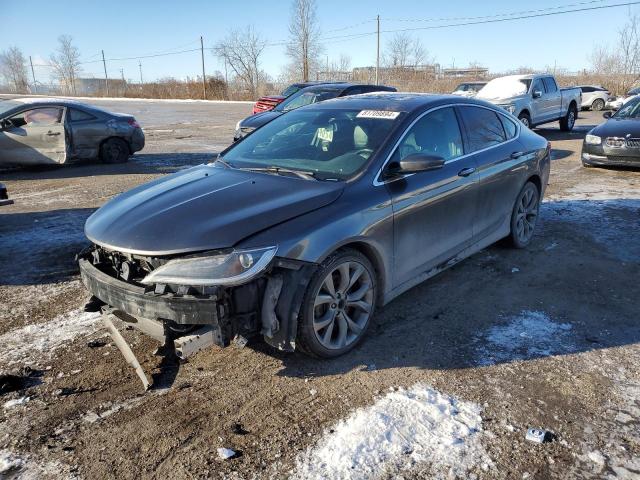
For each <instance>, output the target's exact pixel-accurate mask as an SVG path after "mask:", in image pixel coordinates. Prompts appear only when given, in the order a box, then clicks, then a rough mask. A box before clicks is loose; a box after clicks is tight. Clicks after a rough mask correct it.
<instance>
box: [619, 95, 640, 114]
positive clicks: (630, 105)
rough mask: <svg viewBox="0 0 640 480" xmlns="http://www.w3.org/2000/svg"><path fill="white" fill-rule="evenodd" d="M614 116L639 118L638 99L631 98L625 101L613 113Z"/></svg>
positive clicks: (639, 101)
mask: <svg viewBox="0 0 640 480" xmlns="http://www.w3.org/2000/svg"><path fill="white" fill-rule="evenodd" d="M613 117H614V118H639V117H640V99H633V100H631V101H630V102H627V103H625V104H624V105H623V106H622V107H620V110H618V111H617V112H616V113H615V114H614V115H613Z"/></svg>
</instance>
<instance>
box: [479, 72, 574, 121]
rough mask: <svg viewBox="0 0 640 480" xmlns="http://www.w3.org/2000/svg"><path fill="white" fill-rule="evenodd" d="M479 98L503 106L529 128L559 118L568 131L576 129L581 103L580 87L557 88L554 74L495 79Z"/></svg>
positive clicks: (482, 91)
mask: <svg viewBox="0 0 640 480" xmlns="http://www.w3.org/2000/svg"><path fill="white" fill-rule="evenodd" d="M476 98H479V99H483V100H487V101H489V102H491V103H494V104H496V105H498V106H500V107H502V108H504V109H505V110H507V111H508V112H509V113H512V114H513V115H515V116H516V117H518V118H519V119H520V121H521V122H522V123H524V124H525V125H526V126H527V127H529V128H533V127H535V126H537V125H541V124H543V123H549V122H555V121H556V120H559V121H560V129H561V130H563V131H566V132H567V131H570V130H572V129H573V126H574V125H575V123H576V118H578V109H579V106H580V105H582V91H581V90H580V88H578V87H572V88H558V84H557V82H556V80H555V78H553V75H509V76H506V77H499V78H494V79H493V80H491V81H490V82H489V83H487V84H486V85H485V86H484V88H483V89H482V90H480V91H479V92H478V95H477V96H476Z"/></svg>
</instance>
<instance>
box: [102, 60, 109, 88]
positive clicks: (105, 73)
mask: <svg viewBox="0 0 640 480" xmlns="http://www.w3.org/2000/svg"><path fill="white" fill-rule="evenodd" d="M102 66H103V67H104V86H105V88H106V90H107V97H108V96H109V77H108V75H107V62H105V60H104V50H102Z"/></svg>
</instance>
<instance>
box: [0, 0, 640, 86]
mask: <svg viewBox="0 0 640 480" xmlns="http://www.w3.org/2000/svg"><path fill="white" fill-rule="evenodd" d="M585 1H589V0H540V1H538V2H535V3H532V2H529V1H526V2H525V1H521V2H518V1H509V0H485V1H482V2H480V1H461V0H449V1H447V2H443V1H440V2H431V1H419V0H394V1H389V0H368V1H353V0H352V1H344V0H342V1H337V0H322V1H318V2H317V4H318V17H319V22H320V26H321V28H322V30H323V32H325V33H324V34H323V35H324V36H326V37H329V36H336V35H346V34H357V33H360V32H371V31H374V30H375V22H372V21H369V22H367V21H368V20H372V19H374V18H375V16H376V15H378V14H379V15H380V16H381V30H383V31H384V30H394V29H402V28H416V27H424V26H428V25H438V24H442V23H451V22H439V23H438V22H419V21H415V20H416V19H424V18H434V17H435V18H442V17H476V16H484V15H495V14H499V13H507V12H515V11H522V10H532V9H543V8H547V7H558V6H561V5H569V4H577V3H581V2H585ZM623 1H624V0H604V1H593V2H592V3H591V4H589V5H583V6H596V5H607V4H615V3H622V2H623ZM289 8H290V1H289V0H272V1H270V2H266V1H254V0H244V1H203V0H193V1H181V2H177V1H175V0H174V1H170V2H169V1H163V0H155V1H150V0H136V1H130V0H129V1H123V0H108V1H100V2H98V1H93V2H91V1H86V0H84V1H78V0H64V1H58V2H54V1H50V0H30V1H29V2H27V3H24V2H14V1H4V2H2V6H1V7H0V49H3V48H5V47H8V46H13V45H15V46H17V47H19V48H21V49H22V50H23V52H24V53H25V55H31V56H33V58H34V62H36V63H42V61H43V60H45V59H46V58H48V56H49V54H50V53H51V52H52V51H53V50H54V49H55V47H56V39H57V37H58V35H60V34H69V35H71V36H73V38H74V41H75V43H76V45H77V46H78V48H79V49H80V51H81V54H82V59H83V60H85V61H93V60H97V59H99V58H100V56H99V55H100V50H101V49H104V51H105V55H106V56H107V58H120V57H125V56H126V57H130V56H136V55H145V54H150V53H157V52H165V51H175V50H184V49H192V48H198V47H199V38H200V35H202V36H203V37H204V39H205V47H211V46H212V45H213V44H214V43H215V42H216V41H217V40H219V39H220V38H222V37H224V35H225V33H226V32H227V31H228V30H229V29H230V28H242V27H245V26H247V25H252V26H254V28H255V29H256V30H257V31H258V32H260V33H261V34H262V35H263V37H265V38H266V39H267V40H268V41H270V42H278V41H281V40H286V38H287V34H288V30H287V26H288V17H289ZM574 8H576V7H574ZM634 11H640V5H638V6H634V7H618V8H611V9H606V10H596V11H590V12H580V13H572V14H566V15H557V16H551V17H543V18H535V19H527V20H517V21H511V22H503V23H493V24H485V25H473V26H461V27H453V28H446V29H435V30H421V31H415V32H411V33H412V34H413V35H416V36H417V37H419V38H420V39H421V41H422V43H423V45H424V46H425V47H426V48H427V49H428V50H429V52H430V54H431V55H432V56H433V57H435V59H436V61H437V62H438V63H440V64H441V65H443V66H451V65H452V64H455V65H456V66H463V65H467V64H468V63H469V62H473V61H475V62H479V63H480V64H482V65H484V66H486V67H489V68H490V69H491V70H492V71H505V70H509V69H513V68H517V67H519V66H524V65H527V66H532V67H534V68H544V67H545V66H548V65H550V66H553V65H554V63H556V64H557V65H558V66H562V67H565V68H569V69H570V70H579V69H582V68H585V67H588V64H589V54H590V52H591V51H592V50H593V48H594V46H596V45H602V44H614V43H615V41H616V37H617V30H618V28H619V27H620V26H621V25H622V24H624V22H625V21H626V18H627V17H628V15H629V13H630V12H634ZM396 19H404V21H399V20H396ZM407 19H410V20H412V21H406V20H407ZM361 22H364V23H362V24H361V25H359V26H356V27H354V28H348V29H344V30H339V31H335V30H336V29H342V28H343V27H349V26H352V25H354V24H358V23H361ZM331 30H334V31H331ZM392 35H393V34H391V33H383V34H382V39H381V47H382V48H384V45H385V43H386V40H387V39H389V38H390V37H391V36H392ZM284 48H285V47H283V46H272V47H268V48H267V50H266V51H265V53H264V56H263V60H262V67H263V69H264V70H266V71H267V72H268V73H269V74H271V75H272V76H274V77H276V76H277V75H278V73H279V72H280V69H281V68H282V66H283V65H284V64H286V62H287V58H286V56H285V51H284ZM375 52H376V44H375V36H369V37H364V38H355V39H340V40H338V39H333V40H330V41H329V40H327V42H326V46H325V54H326V55H328V56H329V60H332V59H335V60H337V59H338V58H339V56H340V55H341V54H346V55H348V56H350V57H351V60H352V66H366V65H374V64H375ZM205 61H206V64H207V73H209V72H213V71H215V70H222V65H221V63H220V62H219V61H218V60H217V59H216V58H215V57H214V56H213V55H212V54H211V52H205ZM141 62H142V69H143V75H144V77H145V79H153V78H159V77H165V76H174V77H178V78H182V77H185V76H195V75H198V74H199V72H200V53H199V52H192V53H185V54H181V55H174V56H167V57H160V58H149V59H142V60H141ZM83 68H84V74H85V76H91V74H95V75H97V76H100V77H102V75H103V72H102V64H101V63H92V64H86V65H83ZM107 68H108V70H109V75H110V76H116V75H119V74H120V69H121V68H122V69H124V74H125V77H126V78H128V79H132V80H134V81H137V80H138V79H139V71H138V61H137V60H130V61H110V62H108V65H107ZM36 77H37V79H38V81H42V82H46V81H47V80H48V78H49V70H48V69H47V68H44V67H36Z"/></svg>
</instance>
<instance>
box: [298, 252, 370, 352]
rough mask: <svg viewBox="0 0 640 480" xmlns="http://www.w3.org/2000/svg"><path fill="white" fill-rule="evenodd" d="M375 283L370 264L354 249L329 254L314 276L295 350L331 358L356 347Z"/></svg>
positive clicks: (368, 314) (364, 324)
mask: <svg viewBox="0 0 640 480" xmlns="http://www.w3.org/2000/svg"><path fill="white" fill-rule="evenodd" d="M376 289H377V282H376V277H375V270H374V268H373V266H372V265H371V262H369V260H368V259H367V258H366V257H365V256H364V255H362V254H361V253H360V252H357V251H355V250H340V251H338V252H336V253H335V254H333V255H331V256H330V257H329V258H328V259H327V260H326V261H325V262H324V263H323V264H322V267H321V268H320V269H319V270H318V271H317V272H316V273H315V274H314V275H313V277H312V278H311V281H310V282H309V286H308V287H307V292H306V293H305V296H304V299H303V302H302V308H301V310H300V312H301V313H300V323H299V325H298V342H297V343H298V347H300V349H301V350H302V351H304V352H305V353H308V354H310V355H314V356H318V357H324V358H332V357H337V356H339V355H342V354H343V353H346V352H348V351H349V350H351V349H352V348H353V347H355V346H356V345H357V344H358V343H359V342H360V341H361V340H362V337H363V336H364V335H365V332H366V331H367V328H368V327H369V323H370V321H371V317H372V316H373V312H374V309H375V299H376V291H377V290H376Z"/></svg>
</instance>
